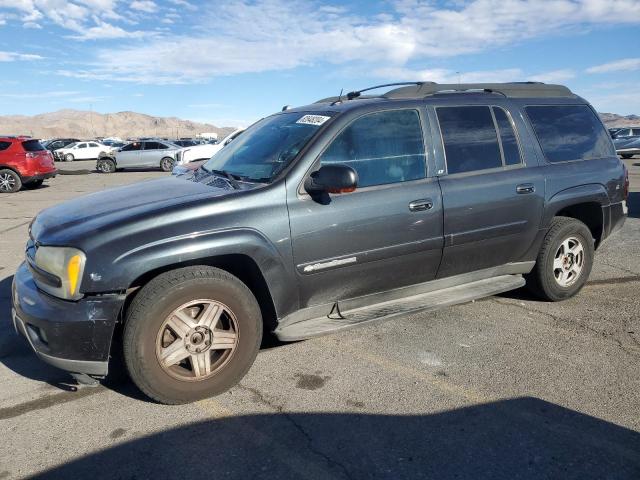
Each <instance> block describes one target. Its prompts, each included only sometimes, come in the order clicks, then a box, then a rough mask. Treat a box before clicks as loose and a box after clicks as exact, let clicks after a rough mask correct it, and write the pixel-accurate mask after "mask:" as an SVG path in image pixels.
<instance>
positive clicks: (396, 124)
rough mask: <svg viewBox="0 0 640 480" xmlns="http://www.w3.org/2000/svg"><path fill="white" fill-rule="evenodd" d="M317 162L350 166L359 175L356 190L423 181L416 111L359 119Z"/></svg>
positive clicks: (423, 155) (419, 134) (420, 134)
mask: <svg viewBox="0 0 640 480" xmlns="http://www.w3.org/2000/svg"><path fill="white" fill-rule="evenodd" d="M320 161H321V163H322V165H328V164H334V163H340V164H343V165H348V166H350V167H351V168H353V169H354V170H355V171H356V172H358V186H359V187H370V186H373V185H384V184H389V183H397V182H406V181H409V180H417V179H420V178H424V177H425V175H426V156H425V152H424V142H423V138H422V128H421V126H420V115H419V114H418V111H417V110H390V111H384V112H378V113H371V114H368V115H365V116H363V117H360V118H358V119H357V120H355V121H354V122H353V123H351V124H350V125H349V126H347V127H346V128H345V129H344V130H343V131H342V132H340V134H338V136H337V137H336V138H335V139H334V140H333V142H332V143H331V145H329V147H328V148H327V149H326V150H325V151H324V153H323V154H322V156H321V158H320Z"/></svg>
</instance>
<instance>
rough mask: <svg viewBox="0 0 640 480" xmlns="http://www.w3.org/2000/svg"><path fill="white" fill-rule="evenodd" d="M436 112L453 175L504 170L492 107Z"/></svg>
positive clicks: (449, 167)
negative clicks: (487, 170)
mask: <svg viewBox="0 0 640 480" xmlns="http://www.w3.org/2000/svg"><path fill="white" fill-rule="evenodd" d="M436 112H437V114H438V123H439V124H440V131H441V133H442V141H443V143H444V151H445V157H446V160H447V172H448V173H449V174H452V173H461V172H472V171H476V170H486V169H489V168H498V167H502V157H501V155H500V147H499V146H498V135H497V134H496V128H495V125H494V123H493V117H492V116H491V110H490V109H489V107H484V106H467V107H439V108H437V109H436Z"/></svg>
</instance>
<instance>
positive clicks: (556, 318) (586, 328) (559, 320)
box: [491, 297, 640, 358]
mask: <svg viewBox="0 0 640 480" xmlns="http://www.w3.org/2000/svg"><path fill="white" fill-rule="evenodd" d="M491 301H493V302H495V303H497V304H499V305H505V306H512V307H516V308H519V309H520V310H524V311H525V312H535V313H539V314H540V315H543V316H545V317H548V318H550V319H551V320H553V321H554V322H555V323H556V324H557V325H562V324H570V325H573V326H574V327H578V328H579V329H581V330H583V331H585V332H588V333H591V334H593V335H594V336H596V337H598V338H603V339H605V340H606V339H611V340H613V341H614V342H615V343H616V345H618V347H620V349H621V350H622V351H623V352H625V353H626V354H627V355H629V356H631V357H634V358H636V357H640V349H639V350H638V351H637V352H636V351H635V345H634V348H633V350H629V348H628V346H626V345H624V344H623V343H622V341H621V340H620V339H619V338H617V337H616V336H614V334H608V333H606V332H601V331H600V330H596V329H595V328H592V327H589V326H588V325H585V324H583V323H579V322H574V321H572V320H571V319H568V318H563V317H560V316H558V315H554V314H552V313H548V312H543V311H541V310H537V309H535V308H532V307H530V306H523V305H520V304H519V303H515V302H509V301H506V300H502V301H501V300H499V299H497V298H494V297H491ZM626 335H629V334H626ZM626 335H625V338H626ZM634 343H635V342H634Z"/></svg>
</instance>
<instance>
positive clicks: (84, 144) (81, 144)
mask: <svg viewBox="0 0 640 480" xmlns="http://www.w3.org/2000/svg"><path fill="white" fill-rule="evenodd" d="M78 148H87V144H86V143H80V144H78Z"/></svg>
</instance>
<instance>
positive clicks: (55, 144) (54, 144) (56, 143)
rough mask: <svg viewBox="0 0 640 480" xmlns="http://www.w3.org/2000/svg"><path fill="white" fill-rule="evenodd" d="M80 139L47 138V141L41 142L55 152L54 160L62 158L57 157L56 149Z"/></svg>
mask: <svg viewBox="0 0 640 480" xmlns="http://www.w3.org/2000/svg"><path fill="white" fill-rule="evenodd" d="M79 141H80V140H79V139H77V138H52V139H50V140H47V141H46V142H41V144H42V146H43V147H44V148H46V149H47V150H49V151H50V152H51V153H52V154H53V158H54V160H60V159H57V158H56V156H55V151H56V150H59V149H61V148H64V147H67V146H69V145H71V144H72V143H76V142H79Z"/></svg>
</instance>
